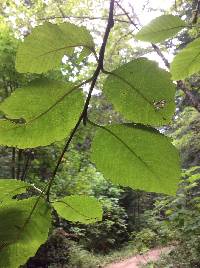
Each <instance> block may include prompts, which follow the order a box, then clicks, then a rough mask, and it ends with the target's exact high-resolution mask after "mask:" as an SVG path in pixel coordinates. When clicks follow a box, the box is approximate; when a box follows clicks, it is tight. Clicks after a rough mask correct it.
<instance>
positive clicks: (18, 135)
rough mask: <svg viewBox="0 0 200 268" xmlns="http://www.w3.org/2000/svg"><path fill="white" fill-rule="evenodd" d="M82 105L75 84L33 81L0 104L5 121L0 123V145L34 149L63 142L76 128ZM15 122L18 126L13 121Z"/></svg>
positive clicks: (81, 99) (80, 95) (80, 96)
mask: <svg viewBox="0 0 200 268" xmlns="http://www.w3.org/2000/svg"><path fill="white" fill-rule="evenodd" d="M82 105H83V96H82V93H81V92H80V89H79V88H77V87H76V86H75V85H74V84H72V83H63V82H57V81H51V80H46V79H43V80H35V81H33V82H31V83H30V84H29V85H28V86H27V87H24V88H21V89H18V90H17V91H15V92H14V93H13V94H12V95H11V96H10V97H9V98H7V99H6V100H5V101H4V102H3V103H2V104H1V106H0V109H1V110H2V111H3V112H4V113H5V114H6V116H7V118H8V119H7V120H5V119H3V120H1V121H0V126H1V127H0V144H2V145H8V146H16V147H18V148H33V147H37V146H41V145H43V146H44V145H48V144H51V143H52V142H55V141H57V140H62V139H64V138H65V137H66V136H67V135H68V134H69V133H70V131H71V129H72V128H73V127H74V126H75V124H76V121H77V119H78V117H79V115H80V113H81V109H82ZM16 118H17V119H19V122H18V123H16V122H15V121H13V120H12V119H16ZM20 119H24V120H25V122H23V121H22V122H23V123H22V122H20Z"/></svg>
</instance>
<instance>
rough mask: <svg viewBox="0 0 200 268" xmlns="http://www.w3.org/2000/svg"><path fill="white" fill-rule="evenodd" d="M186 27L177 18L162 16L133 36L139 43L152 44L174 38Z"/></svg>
mask: <svg viewBox="0 0 200 268" xmlns="http://www.w3.org/2000/svg"><path fill="white" fill-rule="evenodd" d="M186 26H187V25H186V23H185V22H184V21H183V20H181V19H180V18H179V17H178V16H173V15H162V16H160V17H157V18H155V19H153V20H152V21H151V22H150V23H149V24H148V25H146V26H144V27H143V28H142V29H141V30H140V31H139V32H138V33H137V34H136V35H135V38H136V39H137V40H140V41H146V42H152V43H158V42H163V41H165V40H166V39H168V38H171V37H173V36H175V35H176V34H177V33H178V32H179V31H181V30H182V29H183V28H185V27H186Z"/></svg>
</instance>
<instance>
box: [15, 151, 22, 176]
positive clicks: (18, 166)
mask: <svg viewBox="0 0 200 268" xmlns="http://www.w3.org/2000/svg"><path fill="white" fill-rule="evenodd" d="M22 154H23V150H22V149H19V150H18V158H17V176H16V177H17V180H19V179H20V173H21V161H22Z"/></svg>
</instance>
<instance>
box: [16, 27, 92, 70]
mask: <svg viewBox="0 0 200 268" xmlns="http://www.w3.org/2000/svg"><path fill="white" fill-rule="evenodd" d="M75 47H83V50H82V55H81V57H84V56H87V55H89V54H90V53H91V51H93V50H94V42H93V39H92V36H91V35H90V33H89V32H88V31H87V29H86V28H85V27H83V26H81V27H78V26H76V25H74V24H71V23H69V22H65V23H63V24H60V25H56V24H51V23H49V22H45V23H44V24H43V25H40V26H38V27H36V28H35V29H33V31H32V33H31V34H30V35H29V36H28V37H26V38H25V40H24V42H23V43H21V45H20V46H19V48H18V51H17V57H16V69H17V71H18V72H21V73H25V72H30V73H38V74H39V73H44V72H47V71H48V70H51V69H53V68H55V67H58V66H59V65H60V64H61V59H62V57H63V56H64V55H68V56H71V55H72V54H73V52H74V49H75Z"/></svg>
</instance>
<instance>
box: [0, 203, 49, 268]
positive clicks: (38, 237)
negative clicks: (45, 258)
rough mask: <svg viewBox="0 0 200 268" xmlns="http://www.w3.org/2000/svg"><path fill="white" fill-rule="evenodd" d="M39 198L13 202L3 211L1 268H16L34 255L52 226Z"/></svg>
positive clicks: (4, 207)
mask: <svg viewBox="0 0 200 268" xmlns="http://www.w3.org/2000/svg"><path fill="white" fill-rule="evenodd" d="M35 202H36V198H30V199H26V200H21V201H15V202H10V203H9V204H7V205H3V206H1V207H0V267H2V268H3V267H5V268H17V267H19V266H20V265H22V264H25V263H26V261H27V260H28V259H29V258H30V257H32V256H34V255H35V253H36V251H37V250H38V248H39V247H40V245H41V244H43V243H44V242H45V241H46V239H47V237H48V232H49V228H50V225H51V216H50V209H49V207H48V205H47V204H46V203H45V201H43V200H40V201H39V203H38V205H37V207H36V209H35V211H34V212H33V214H32V216H31V217H30V218H29V215H30V212H31V210H32V208H33V206H34V204H35Z"/></svg>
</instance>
